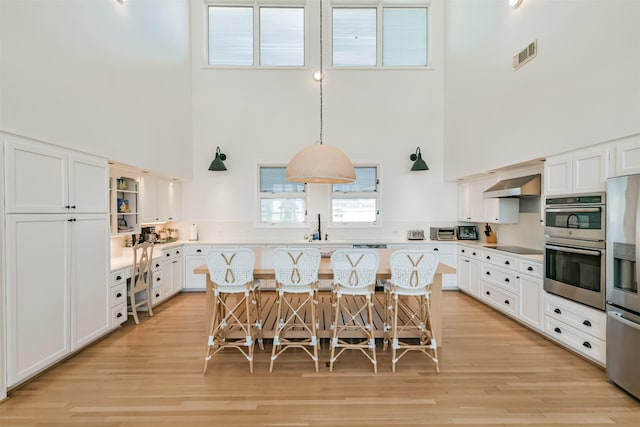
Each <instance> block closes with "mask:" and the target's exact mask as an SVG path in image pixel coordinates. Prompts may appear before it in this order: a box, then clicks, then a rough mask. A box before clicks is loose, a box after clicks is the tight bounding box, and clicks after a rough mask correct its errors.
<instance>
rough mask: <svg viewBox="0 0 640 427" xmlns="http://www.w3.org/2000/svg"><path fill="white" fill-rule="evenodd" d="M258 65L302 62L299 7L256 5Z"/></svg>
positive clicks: (302, 50)
mask: <svg viewBox="0 0 640 427" xmlns="http://www.w3.org/2000/svg"><path fill="white" fill-rule="evenodd" d="M260 65H282V66H287V65H288V66H303V65H304V9H303V8H273V7H271V8H267V7H263V8H260Z"/></svg>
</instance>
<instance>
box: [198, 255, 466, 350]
mask: <svg viewBox="0 0 640 427" xmlns="http://www.w3.org/2000/svg"><path fill="white" fill-rule="evenodd" d="M377 251H378V254H379V255H380V265H379V266H378V273H377V274H376V278H377V279H379V280H388V279H390V278H391V268H390V267H389V256H390V255H391V253H392V252H394V249H378V250H377ZM193 272H194V273H195V274H206V275H207V290H208V289H211V287H212V285H211V281H210V278H209V268H208V267H207V265H206V264H203V265H200V266H198V267H196V268H194V269H193ZM455 272H456V269H455V268H453V267H451V266H448V265H446V264H443V263H439V264H438V268H437V269H436V273H435V276H434V277H433V283H432V284H431V321H432V323H433V333H434V335H435V337H436V342H437V343H438V347H441V346H442V275H443V274H455ZM253 277H254V279H259V280H275V273H274V271H273V269H271V268H256V269H254V270H253ZM318 279H320V280H331V279H333V270H331V264H330V260H329V258H322V261H321V262H320V269H319V270H318ZM209 300H210V299H208V300H207V301H209ZM207 304H209V302H207ZM210 308H212V307H210ZM381 333H382V331H381ZM319 335H320V334H319ZM327 336H328V335H327ZM381 336H382V335H381Z"/></svg>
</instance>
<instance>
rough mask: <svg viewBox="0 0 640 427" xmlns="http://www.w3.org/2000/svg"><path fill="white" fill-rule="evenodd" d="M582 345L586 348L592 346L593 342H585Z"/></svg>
mask: <svg viewBox="0 0 640 427" xmlns="http://www.w3.org/2000/svg"><path fill="white" fill-rule="evenodd" d="M582 345H583V346H584V347H586V348H591V343H590V342H589V341H585V342H583V343H582Z"/></svg>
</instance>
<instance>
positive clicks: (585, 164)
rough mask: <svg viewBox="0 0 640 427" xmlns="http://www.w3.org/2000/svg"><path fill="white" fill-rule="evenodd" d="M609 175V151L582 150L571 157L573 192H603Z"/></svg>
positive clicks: (600, 149) (602, 149)
mask: <svg viewBox="0 0 640 427" xmlns="http://www.w3.org/2000/svg"><path fill="white" fill-rule="evenodd" d="M608 175H609V150H608V149H605V148H598V149H594V150H583V151H580V152H579V153H578V154H576V155H574V156H573V192H574V193H589V192H595V191H605V190H606V186H607V185H606V184H607V176H608Z"/></svg>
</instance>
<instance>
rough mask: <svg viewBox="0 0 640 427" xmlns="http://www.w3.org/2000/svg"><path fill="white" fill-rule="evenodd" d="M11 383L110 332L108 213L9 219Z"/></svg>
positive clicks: (8, 351)
mask: <svg viewBox="0 0 640 427" xmlns="http://www.w3.org/2000/svg"><path fill="white" fill-rule="evenodd" d="M6 224H7V229H6V233H7V242H6V244H7V248H8V250H7V251H6V261H7V262H6V274H7V305H6V306H7V343H8V345H7V368H8V369H7V385H8V386H13V385H16V384H18V383H20V382H22V381H24V380H26V379H27V378H29V377H31V376H33V375H34V374H36V373H38V372H39V371H41V370H43V369H45V368H46V367H48V366H50V365H52V364H53V363H55V362H57V361H59V360H61V359H62V358H63V357H65V356H66V355H68V354H69V353H70V352H71V351H74V350H76V349H78V348H80V347H82V346H84V345H86V344H87V343H88V342H90V341H92V340H94V339H95V338H97V337H98V336H100V335H102V334H104V333H105V332H106V331H107V330H108V329H109V325H110V323H109V321H110V313H109V302H108V301H109V286H108V284H107V283H108V274H109V272H108V268H109V267H108V260H109V248H108V230H109V221H108V215H107V214H85V215H69V214H23V215H17V214H16V215H7V217H6Z"/></svg>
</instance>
